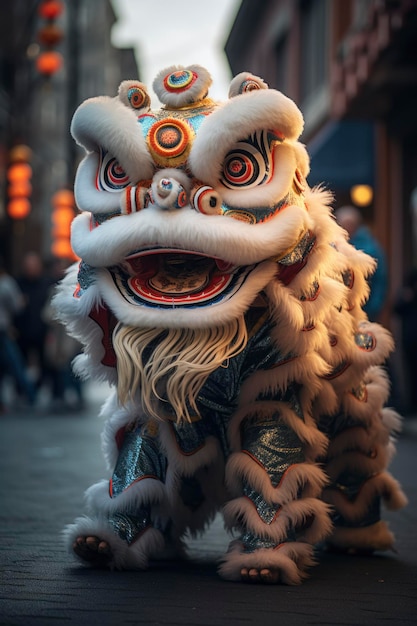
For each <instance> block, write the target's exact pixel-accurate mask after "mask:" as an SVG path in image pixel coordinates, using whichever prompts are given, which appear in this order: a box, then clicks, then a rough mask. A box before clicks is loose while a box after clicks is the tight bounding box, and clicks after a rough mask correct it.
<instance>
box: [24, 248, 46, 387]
mask: <svg viewBox="0 0 417 626" xmlns="http://www.w3.org/2000/svg"><path fill="white" fill-rule="evenodd" d="M17 282H18V284H19V287H20V289H21V291H22V293H23V297H24V306H23V309H22V310H21V311H20V312H19V314H18V315H17V316H16V318H15V323H16V329H17V332H18V342H19V346H20V349H21V351H22V354H23V356H24V358H25V362H26V366H27V368H28V369H30V371H33V372H34V378H35V380H36V385H37V388H38V389H39V388H40V387H41V386H42V385H43V384H44V383H45V382H46V381H47V377H48V372H47V366H46V362H45V340H46V333H47V330H48V325H47V324H46V322H45V321H44V319H43V318H42V310H43V308H44V306H45V304H46V302H47V300H48V297H49V289H50V286H51V282H52V279H51V277H50V276H49V274H48V272H46V271H45V268H44V265H43V261H42V259H41V257H40V255H39V254H37V253H36V252H27V253H26V254H25V256H24V257H23V262H22V273H21V275H20V276H19V277H18V280H17Z"/></svg>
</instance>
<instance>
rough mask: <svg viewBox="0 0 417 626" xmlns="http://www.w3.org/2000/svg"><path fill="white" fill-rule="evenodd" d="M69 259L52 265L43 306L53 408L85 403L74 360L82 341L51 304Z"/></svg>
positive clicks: (71, 406) (47, 364) (80, 407)
mask: <svg viewBox="0 0 417 626" xmlns="http://www.w3.org/2000/svg"><path fill="white" fill-rule="evenodd" d="M68 265H69V261H67V260H66V259H56V260H55V261H54V262H53V266H52V278H53V279H54V282H53V284H52V286H50V288H49V296H48V299H47V301H46V303H45V306H44V308H43V310H42V318H43V320H44V322H45V323H46V324H47V327H48V329H47V333H46V341H45V365H46V368H47V370H48V372H49V381H50V391H51V409H52V410H53V411H61V410H64V411H65V410H67V409H70V410H81V409H82V408H83V407H84V393H83V384H82V381H81V380H80V379H79V378H78V377H77V376H75V374H74V372H73V370H72V365H71V364H72V360H73V359H74V357H75V356H76V355H77V354H79V352H80V351H81V345H80V343H79V342H78V341H76V340H75V339H74V338H73V337H70V336H69V334H68V333H67V331H66V329H65V327H64V326H63V324H62V323H61V322H58V321H57V320H56V318H55V311H54V309H53V308H52V306H51V301H52V298H53V296H54V294H55V288H56V285H57V283H58V282H59V281H60V280H61V279H62V278H63V277H64V274H65V269H66V268H67V267H68Z"/></svg>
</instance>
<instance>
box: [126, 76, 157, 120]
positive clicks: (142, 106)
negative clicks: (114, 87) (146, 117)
mask: <svg viewBox="0 0 417 626" xmlns="http://www.w3.org/2000/svg"><path fill="white" fill-rule="evenodd" d="M119 99H120V100H121V102H123V104H125V105H126V106H127V107H128V108H129V109H133V111H137V112H138V113H145V112H147V111H149V109H150V106H151V98H150V96H149V94H148V90H147V88H146V86H145V85H144V84H143V83H141V82H139V81H138V80H124V81H123V82H122V83H121V84H120V86H119Z"/></svg>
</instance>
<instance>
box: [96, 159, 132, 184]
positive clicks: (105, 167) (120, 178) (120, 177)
mask: <svg viewBox="0 0 417 626" xmlns="http://www.w3.org/2000/svg"><path fill="white" fill-rule="evenodd" d="M128 184H129V178H128V176H127V174H126V172H125V171H124V170H123V168H122V167H121V165H120V164H119V162H118V161H117V160H116V159H115V157H113V156H112V155H111V154H109V153H108V152H106V151H105V150H101V151H100V162H99V166H98V171H97V189H100V190H101V191H110V192H116V191H121V189H124V188H125V187H127V186H128Z"/></svg>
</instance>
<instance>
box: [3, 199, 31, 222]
mask: <svg viewBox="0 0 417 626" xmlns="http://www.w3.org/2000/svg"><path fill="white" fill-rule="evenodd" d="M30 208H31V207H30V202H29V200H28V199H27V198H14V199H13V200H10V202H9V203H8V205H7V213H8V214H9V215H10V217H11V218H12V219H14V220H22V219H24V218H25V217H26V216H27V215H29V213H30Z"/></svg>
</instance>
